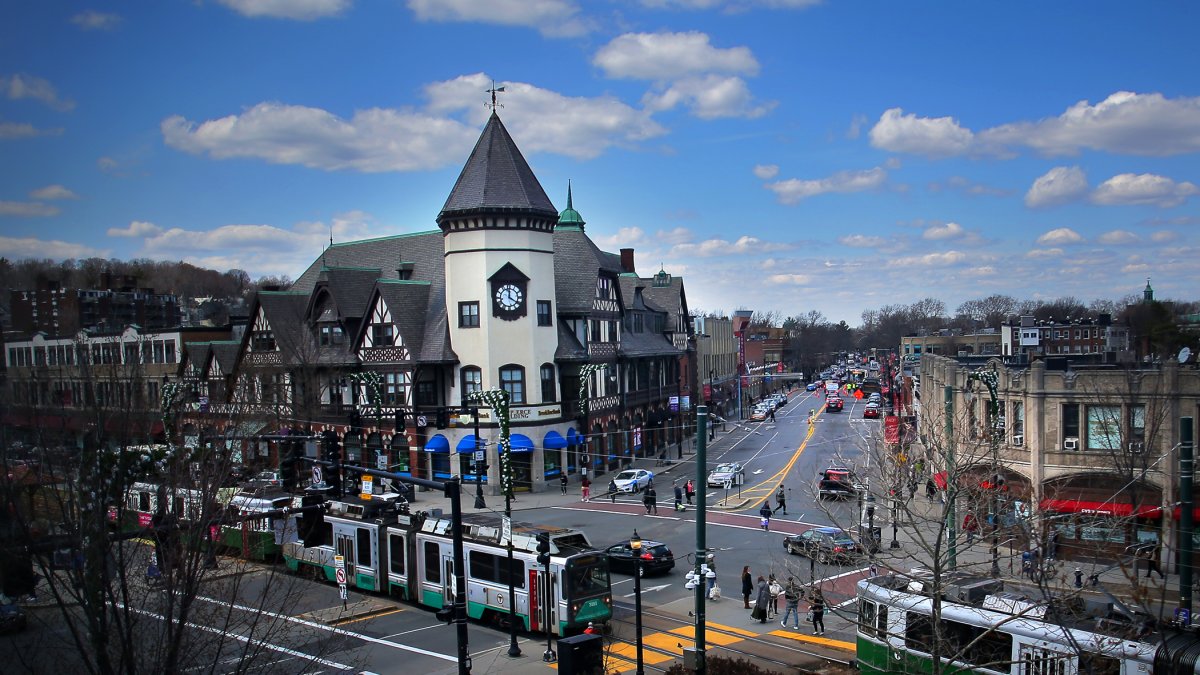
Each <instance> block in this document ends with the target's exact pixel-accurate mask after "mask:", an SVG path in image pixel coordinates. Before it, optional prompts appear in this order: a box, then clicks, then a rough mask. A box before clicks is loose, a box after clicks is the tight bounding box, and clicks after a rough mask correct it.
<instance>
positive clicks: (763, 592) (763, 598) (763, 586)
mask: <svg viewBox="0 0 1200 675" xmlns="http://www.w3.org/2000/svg"><path fill="white" fill-rule="evenodd" d="M770 603H771V589H770V587H769V586H767V580H766V579H764V578H763V577H762V575H761V574H760V575H758V593H757V594H756V595H755V596H754V611H753V612H751V613H750V617H751V618H754V619H758V622H759V623H766V622H767V606H768V605H770Z"/></svg>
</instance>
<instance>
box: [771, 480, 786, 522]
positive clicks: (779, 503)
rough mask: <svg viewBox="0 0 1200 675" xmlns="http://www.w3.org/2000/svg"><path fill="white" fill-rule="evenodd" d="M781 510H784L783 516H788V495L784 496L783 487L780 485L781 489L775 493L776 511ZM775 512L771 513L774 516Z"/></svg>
mask: <svg viewBox="0 0 1200 675" xmlns="http://www.w3.org/2000/svg"><path fill="white" fill-rule="evenodd" d="M780 509H783V515H785V516H786V515H787V495H786V494H784V492H783V486H782V485H780V486H779V489H778V490H776V491H775V511H778V510H780ZM775 511H772V512H771V513H772V514H774V513H775Z"/></svg>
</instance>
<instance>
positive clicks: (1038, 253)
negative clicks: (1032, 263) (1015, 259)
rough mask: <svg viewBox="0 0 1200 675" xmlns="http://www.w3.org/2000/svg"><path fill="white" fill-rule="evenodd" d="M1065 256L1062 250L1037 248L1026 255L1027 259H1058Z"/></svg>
mask: <svg viewBox="0 0 1200 675" xmlns="http://www.w3.org/2000/svg"><path fill="white" fill-rule="evenodd" d="M1062 254H1063V250H1062V249H1061V248H1035V249H1031V250H1029V251H1028V252H1026V253H1025V257H1026V258H1033V259H1035V260H1036V259H1038V258H1057V257H1059V256H1061V255H1062Z"/></svg>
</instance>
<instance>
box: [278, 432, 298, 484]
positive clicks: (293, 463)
mask: <svg viewBox="0 0 1200 675" xmlns="http://www.w3.org/2000/svg"><path fill="white" fill-rule="evenodd" d="M287 445H288V447H287V454H286V455H285V454H284V453H283V448H280V457H279V478H280V481H281V482H282V483H283V490H284V492H291V491H292V490H295V489H296V483H297V481H298V480H299V472H300V469H301V466H300V462H301V458H302V457H304V446H303V445H301V444H300V441H287Z"/></svg>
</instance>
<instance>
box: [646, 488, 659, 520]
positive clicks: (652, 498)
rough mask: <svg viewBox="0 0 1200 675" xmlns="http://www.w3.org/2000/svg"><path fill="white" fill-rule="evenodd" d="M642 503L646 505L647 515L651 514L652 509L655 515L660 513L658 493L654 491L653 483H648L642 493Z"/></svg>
mask: <svg viewBox="0 0 1200 675" xmlns="http://www.w3.org/2000/svg"><path fill="white" fill-rule="evenodd" d="M642 504H643V505H645V507H646V515H649V514H650V512H651V510H653V511H654V515H656V516H657V515H658V493H657V492H655V491H654V484H653V483H651V484H649V485H647V486H646V490H645V492H643V493H642Z"/></svg>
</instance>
